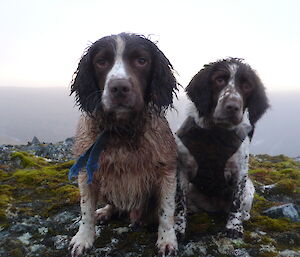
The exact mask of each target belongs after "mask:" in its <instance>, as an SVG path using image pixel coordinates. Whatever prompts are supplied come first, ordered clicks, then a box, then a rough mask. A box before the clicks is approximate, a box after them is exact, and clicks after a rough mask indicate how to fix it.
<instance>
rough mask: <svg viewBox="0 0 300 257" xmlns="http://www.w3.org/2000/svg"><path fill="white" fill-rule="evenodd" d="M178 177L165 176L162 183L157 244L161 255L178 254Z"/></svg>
mask: <svg viewBox="0 0 300 257" xmlns="http://www.w3.org/2000/svg"><path fill="white" fill-rule="evenodd" d="M175 193H176V178H175V172H174V176H172V177H168V178H165V179H164V181H163V182H162V185H161V195H160V204H159V208H158V219H159V226H158V239H157V242H156V245H157V247H158V254H159V255H160V256H167V255H176V253H177V249H178V246H177V239H176V235H175V229H174V211H175Z"/></svg>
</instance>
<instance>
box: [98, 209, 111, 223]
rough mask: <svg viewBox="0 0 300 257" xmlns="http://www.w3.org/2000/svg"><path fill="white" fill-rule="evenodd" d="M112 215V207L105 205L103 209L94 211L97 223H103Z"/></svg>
mask: <svg viewBox="0 0 300 257" xmlns="http://www.w3.org/2000/svg"><path fill="white" fill-rule="evenodd" d="M112 213H113V207H112V206H111V205H106V206H105V207H103V208H100V209H97V210H96V211H95V218H96V220H97V221H100V222H105V221H108V220H110V218H111V215H112Z"/></svg>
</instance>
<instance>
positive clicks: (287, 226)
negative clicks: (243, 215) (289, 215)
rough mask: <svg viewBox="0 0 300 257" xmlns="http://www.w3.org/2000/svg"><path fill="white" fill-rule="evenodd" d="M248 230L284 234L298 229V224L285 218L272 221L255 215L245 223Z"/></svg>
mask: <svg viewBox="0 0 300 257" xmlns="http://www.w3.org/2000/svg"><path fill="white" fill-rule="evenodd" d="M246 225H247V227H248V228H251V229H259V230H262V231H272V232H284V231H288V230H292V229H299V228H300V223H299V222H296V223H293V222H291V221H289V220H288V219H285V218H280V219H272V218H270V217H268V216H263V215H255V216H254V217H252V219H251V220H250V221H247V222H246Z"/></svg>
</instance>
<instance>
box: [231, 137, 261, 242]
mask: <svg viewBox="0 0 300 257" xmlns="http://www.w3.org/2000/svg"><path fill="white" fill-rule="evenodd" d="M248 149H249V146H247V141H246V142H244V143H243V144H242V146H241V149H240V150H239V151H238V152H237V153H236V156H233V157H232V158H234V159H235V160H241V161H240V163H237V165H238V167H237V168H238V172H236V176H237V184H236V188H235V191H234V194H233V201H232V204H231V208H230V213H229V217H228V220H227V224H226V230H227V235H228V236H229V237H231V238H239V237H242V236H243V233H244V229H243V224H242V222H243V220H248V219H249V218H250V210H251V206H252V201H253V197H254V192H255V189H254V186H253V183H252V181H251V180H250V178H249V177H248V161H249V152H248Z"/></svg>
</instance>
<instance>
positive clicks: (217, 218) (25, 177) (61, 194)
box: [0, 152, 300, 257]
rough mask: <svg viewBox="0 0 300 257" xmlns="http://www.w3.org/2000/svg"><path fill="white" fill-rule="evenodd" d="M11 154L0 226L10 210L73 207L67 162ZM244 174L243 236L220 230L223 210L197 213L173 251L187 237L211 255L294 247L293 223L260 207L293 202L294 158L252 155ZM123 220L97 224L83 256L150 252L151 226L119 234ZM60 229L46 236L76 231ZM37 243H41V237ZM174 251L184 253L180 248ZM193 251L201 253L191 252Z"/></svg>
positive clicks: (298, 241)
mask: <svg viewBox="0 0 300 257" xmlns="http://www.w3.org/2000/svg"><path fill="white" fill-rule="evenodd" d="M12 158H13V159H14V161H16V162H17V163H18V164H19V165H18V167H19V168H17V169H7V168H1V167H0V226H2V228H3V229H5V228H8V227H9V226H10V225H11V224H10V223H9V220H10V219H9V217H10V216H12V215H18V216H23V217H33V216H35V215H37V214H38V215H39V216H41V217H44V218H47V217H49V216H51V217H53V216H54V215H56V214H59V213H62V212H63V211H64V210H68V209H71V208H74V206H76V208H78V206H79V192H78V187H77V185H76V184H74V183H73V182H70V181H68V178H67V175H68V171H69V168H70V167H71V165H72V164H73V161H69V162H63V163H53V162H48V161H47V160H45V159H43V158H39V157H35V156H33V155H30V154H28V153H24V152H16V153H13V155H12ZM249 173H250V176H251V179H252V180H253V182H254V184H255V186H256V189H257V190H256V194H255V199H254V204H253V208H252V211H251V219H250V220H249V221H247V222H245V226H244V227H245V236H244V240H228V239H226V237H225V236H224V234H223V233H222V231H223V229H224V226H225V223H226V215H225V214H211V213H206V212H202V213H198V214H195V215H190V216H188V226H187V231H186V236H185V238H183V239H181V241H180V242H181V243H180V245H179V253H180V252H184V250H185V249H186V245H187V244H189V243H190V242H200V243H201V245H204V246H205V248H206V250H205V251H206V252H207V254H210V256H216V257H218V256H232V254H229V252H230V251H232V250H234V249H239V248H243V249H247V251H248V252H249V253H250V255H251V256H258V257H270V256H278V252H279V251H280V250H284V249H292V250H297V251H300V223H299V222H298V223H297V222H292V221H290V220H289V219H282V218H281V219H273V218H270V217H267V216H265V215H263V211H264V210H266V209H268V208H270V207H272V206H276V205H281V204H283V203H284V201H281V200H274V198H272V196H273V195H279V196H287V197H289V198H288V199H293V200H294V201H295V203H297V199H300V198H299V197H298V196H299V195H300V163H299V162H296V161H294V160H292V159H290V158H288V157H285V156H282V155H280V156H267V155H259V156H252V157H251V161H250V171H249ZM266 185H274V186H273V187H272V189H270V190H269V191H268V193H266V192H263V190H261V189H260V188H261V187H263V186H266ZM276 199H280V198H278V197H277V198H276ZM32 203H34V204H32ZM78 215H79V213H78ZM69 225H70V224H69ZM128 225H129V223H128V221H126V220H125V221H124V220H121V221H120V220H118V219H114V220H112V221H110V222H109V223H108V224H105V225H101V226H99V227H98V228H99V229H100V230H101V231H100V233H99V236H98V237H97V239H96V241H95V244H94V247H93V249H92V250H91V251H90V252H92V251H93V252H94V253H93V254H96V255H93V254H91V255H88V256H102V255H101V254H104V253H105V251H106V250H105V249H107V247H110V248H111V250H110V252H109V255H107V256H125V255H124V253H126V254H127V253H130V252H132V253H133V255H128V256H143V257H149V256H154V255H155V242H156V236H157V232H156V228H151V227H150V228H149V227H142V228H139V229H137V230H136V229H133V228H130V229H128V230H126V232H123V233H121V234H120V233H118V232H117V231H118V229H120V228H121V229H122V228H128ZM64 229H65V228H63V227H62V226H61V225H59V224H58V225H57V227H55V229H54V230H53V228H51V229H50V228H49V229H48V236H49V237H50V236H53V237H55V236H56V235H57V234H61V235H64V234H65V235H68V236H71V235H73V234H75V233H76V230H77V228H74V229H73V230H74V231H73V230H68V231H67V232H66V231H64ZM33 238H35V235H34V234H33ZM39 240H40V239H39ZM68 240H69V239H68ZM224 240H225V241H224ZM40 242H43V243H44V242H45V245H47V241H45V240H44V241H40ZM19 243H20V242H19ZM224 245H225V246H226V247H227V248H226V247H225V246H224ZM18 249H21V248H18ZM22 249H23V248H22ZM12 250H13V248H12ZM102 251H103V252H102ZM67 253H68V251H67V249H66V248H63V249H62V250H59V249H53V243H52V245H51V244H50V246H49V247H48V248H47V250H45V252H44V253H43V254H42V255H40V256H67ZM22 254H23V253H22ZM13 256H17V254H15V255H13ZM103 256H104V255H103ZM126 256H127V255H126ZM180 256H185V255H184V253H182V254H180ZM188 256H191V255H188ZM194 256H202V255H201V254H200V255H199V252H198V253H197V252H195V255H194Z"/></svg>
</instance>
